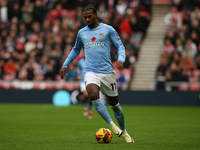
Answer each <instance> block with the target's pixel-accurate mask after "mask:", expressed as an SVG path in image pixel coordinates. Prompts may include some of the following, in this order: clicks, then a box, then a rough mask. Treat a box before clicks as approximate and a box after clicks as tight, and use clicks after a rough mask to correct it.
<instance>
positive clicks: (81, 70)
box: [77, 58, 85, 82]
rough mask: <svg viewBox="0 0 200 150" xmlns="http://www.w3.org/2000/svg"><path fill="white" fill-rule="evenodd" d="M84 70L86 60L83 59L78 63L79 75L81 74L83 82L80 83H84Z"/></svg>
mask: <svg viewBox="0 0 200 150" xmlns="http://www.w3.org/2000/svg"><path fill="white" fill-rule="evenodd" d="M84 68H85V59H84V58H82V59H81V60H79V62H78V70H77V73H78V74H81V80H80V82H84V74H85V73H84Z"/></svg>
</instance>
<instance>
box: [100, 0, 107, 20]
mask: <svg viewBox="0 0 200 150" xmlns="http://www.w3.org/2000/svg"><path fill="white" fill-rule="evenodd" d="M97 12H98V19H99V21H100V22H102V21H103V20H104V19H105V18H106V16H107V15H108V11H107V10H106V4H105V3H104V2H101V3H100V5H99V7H98V10H97Z"/></svg>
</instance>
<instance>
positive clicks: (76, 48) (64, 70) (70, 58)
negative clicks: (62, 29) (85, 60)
mask: <svg viewBox="0 0 200 150" xmlns="http://www.w3.org/2000/svg"><path fill="white" fill-rule="evenodd" d="M82 47H83V43H82V41H81V37H80V31H79V32H78V35H77V39H76V43H75V45H74V47H73V48H72V50H71V52H70V53H69V55H68V57H67V58H66V60H65V62H64V63H63V65H62V68H61V70H60V77H61V79H64V74H66V75H67V66H68V65H69V64H70V63H71V62H72V61H73V60H74V59H76V57H77V56H78V55H79V54H80V51H81V48H82Z"/></svg>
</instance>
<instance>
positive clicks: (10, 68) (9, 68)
mask: <svg viewBox="0 0 200 150" xmlns="http://www.w3.org/2000/svg"><path fill="white" fill-rule="evenodd" d="M3 69H4V70H3V72H4V73H5V74H10V75H13V74H15V71H16V64H15V62H14V61H13V59H12V58H9V59H8V60H7V62H6V63H5V65H4V67H3Z"/></svg>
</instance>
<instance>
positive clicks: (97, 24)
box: [91, 21, 100, 29]
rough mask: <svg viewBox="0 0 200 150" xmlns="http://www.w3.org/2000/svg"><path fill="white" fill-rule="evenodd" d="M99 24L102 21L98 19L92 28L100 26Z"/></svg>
mask: <svg viewBox="0 0 200 150" xmlns="http://www.w3.org/2000/svg"><path fill="white" fill-rule="evenodd" d="M99 24H100V23H99V22H98V21H97V22H96V23H95V25H94V26H93V28H91V29H94V28H96V27H98V26H99Z"/></svg>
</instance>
